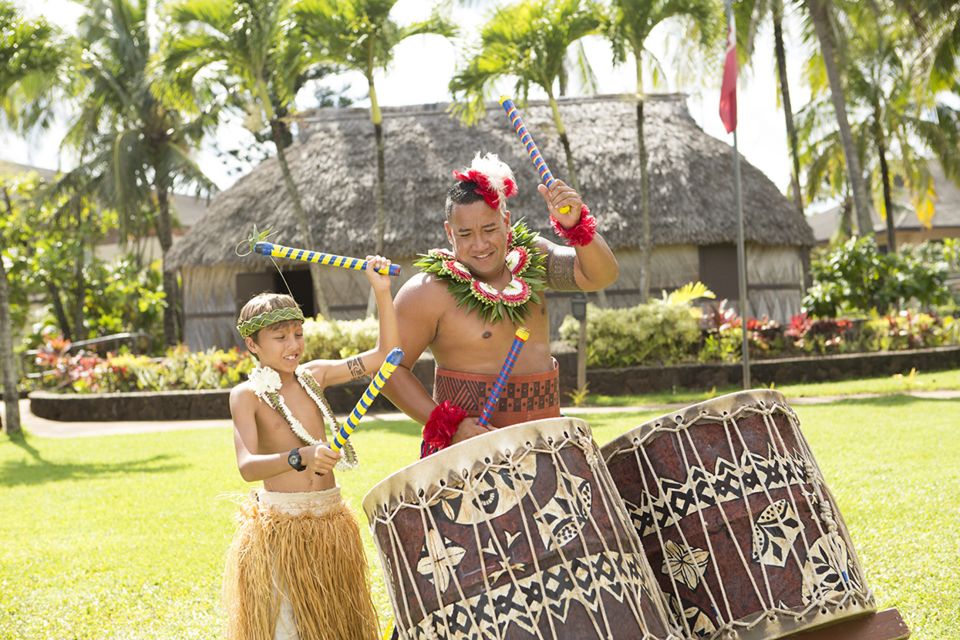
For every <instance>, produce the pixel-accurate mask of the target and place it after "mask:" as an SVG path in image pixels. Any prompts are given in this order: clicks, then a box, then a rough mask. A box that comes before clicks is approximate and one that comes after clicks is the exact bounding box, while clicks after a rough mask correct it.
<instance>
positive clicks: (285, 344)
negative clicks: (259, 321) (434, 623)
mask: <svg viewBox="0 0 960 640" xmlns="http://www.w3.org/2000/svg"><path fill="white" fill-rule="evenodd" d="M246 343H247V348H248V349H250V351H252V352H254V353H256V354H257V356H258V357H259V358H260V364H261V365H263V366H266V367H270V368H271V369H273V370H274V371H278V372H287V373H293V372H294V371H296V370H297V365H299V364H300V356H302V355H303V322H301V321H300V320H288V321H286V322H278V323H277V324H272V325H270V326H269V327H264V328H263V329H260V331H259V332H258V333H257V339H256V340H254V339H253V338H252V337H250V338H247V339H246Z"/></svg>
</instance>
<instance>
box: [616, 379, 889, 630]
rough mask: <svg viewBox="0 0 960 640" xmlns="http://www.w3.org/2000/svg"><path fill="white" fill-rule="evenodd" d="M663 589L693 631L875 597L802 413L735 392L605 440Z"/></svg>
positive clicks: (825, 610)
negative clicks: (804, 429)
mask: <svg viewBox="0 0 960 640" xmlns="http://www.w3.org/2000/svg"><path fill="white" fill-rule="evenodd" d="M602 452H603V457H604V460H606V462H607V466H608V468H609V470H610V474H611V476H612V477H613V481H614V483H615V484H616V486H617V488H618V490H619V491H620V495H621V497H622V498H623V501H624V504H625V505H626V507H627V510H628V512H629V514H630V518H631V520H632V522H633V525H634V527H636V530H637V532H638V533H639V535H640V539H641V542H642V544H643V547H644V549H645V551H646V554H647V558H648V559H649V561H650V565H651V566H652V568H653V570H654V573H655V574H656V577H657V580H658V582H659V584H660V588H661V589H662V591H663V596H664V600H665V601H666V602H667V603H668V606H669V609H670V611H671V613H672V615H673V617H674V619H675V621H676V622H677V624H679V625H680V626H681V627H682V629H683V631H684V635H686V636H687V637H690V638H716V639H719V638H724V639H726V638H740V639H751V640H752V639H760V638H780V637H783V636H786V635H789V634H790V633H794V632H797V631H800V630H802V629H807V628H811V627H814V626H819V625H823V624H829V623H833V622H837V621H839V620H841V619H843V618H846V617H849V616H856V615H860V614H863V613H866V612H869V611H873V610H874V608H875V603H874V598H873V594H872V593H871V591H870V590H869V589H868V588H867V586H866V583H865V582H864V579H863V571H862V570H861V568H860V564H859V561H858V560H857V556H856V554H855V553H854V550H853V545H852V543H851V542H850V537H849V535H848V533H847V528H846V525H845V524H844V522H843V520H842V519H841V517H840V513H839V511H838V510H837V506H836V504H835V502H834V500H833V497H832V496H831V494H830V492H829V490H828V489H827V486H826V483H825V482H824V479H823V474H822V473H821V472H820V469H819V468H818V467H817V464H816V462H815V461H814V458H813V454H812V453H811V452H810V447H809V446H808V444H807V442H806V440H805V439H804V438H803V435H802V434H801V433H800V428H799V421H798V420H797V416H796V414H795V413H794V412H793V410H792V409H790V407H788V406H787V404H786V401H785V400H784V398H783V396H782V395H781V394H780V393H778V392H775V391H752V392H744V393H735V394H731V395H728V396H723V397H720V398H717V399H715V400H711V401H708V402H703V403H700V404H696V405H693V406H691V407H687V408H686V409H682V410H680V411H677V412H675V413H672V414H669V415H666V416H663V417H661V418H658V419H656V420H652V421H650V422H647V423H646V424H643V425H641V426H639V427H637V428H636V429H634V430H632V431H630V432H628V433H626V434H625V435H623V436H621V437H620V438H618V439H616V440H614V441H613V442H611V443H609V444H607V445H606V446H604V447H603V448H602Z"/></svg>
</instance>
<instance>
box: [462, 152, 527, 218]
mask: <svg viewBox="0 0 960 640" xmlns="http://www.w3.org/2000/svg"><path fill="white" fill-rule="evenodd" d="M453 177H454V178H456V179H457V180H460V181H462V182H474V183H476V185H477V188H476V189H474V193H476V194H477V195H478V196H480V197H482V198H483V200H484V202H486V203H487V204H488V205H489V206H490V208H491V209H496V210H497V211H503V210H504V208H505V207H506V206H507V198H512V197H513V196H515V195H517V183H516V181H515V180H514V179H513V171H511V170H510V167H508V166H507V165H506V164H505V163H504V162H503V161H502V160H500V158H498V157H497V155H496V154H495V153H488V154H485V155H483V156H481V155H480V153H479V152H477V155H476V156H474V158H473V162H471V163H470V166H469V167H467V168H465V169H463V170H462V171H454V172H453Z"/></svg>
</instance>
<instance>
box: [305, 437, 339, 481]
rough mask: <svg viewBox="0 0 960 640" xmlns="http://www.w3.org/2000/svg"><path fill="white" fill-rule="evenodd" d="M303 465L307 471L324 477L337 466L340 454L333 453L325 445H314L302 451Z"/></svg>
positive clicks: (337, 452)
mask: <svg viewBox="0 0 960 640" xmlns="http://www.w3.org/2000/svg"><path fill="white" fill-rule="evenodd" d="M304 453H305V455H304V456H303V464H305V465H307V469H309V470H310V471H313V472H314V473H315V474H317V475H318V476H323V475H326V474H327V473H329V472H330V470H331V469H333V467H334V465H336V464H337V460H339V459H340V452H339V451H334V450H333V449H331V448H330V447H328V446H327V445H325V444H315V445H313V446H312V447H307V448H306V449H305V450H304Z"/></svg>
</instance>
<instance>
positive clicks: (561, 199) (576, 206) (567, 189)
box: [537, 180, 583, 229]
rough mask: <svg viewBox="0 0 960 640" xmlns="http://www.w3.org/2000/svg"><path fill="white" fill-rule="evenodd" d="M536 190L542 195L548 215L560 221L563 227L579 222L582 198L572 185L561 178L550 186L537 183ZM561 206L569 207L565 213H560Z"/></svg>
mask: <svg viewBox="0 0 960 640" xmlns="http://www.w3.org/2000/svg"><path fill="white" fill-rule="evenodd" d="M537 191H539V192H540V195H541V196H543V201H544V202H546V203H547V209H548V210H549V211H550V215H551V216H553V218H554V219H555V220H556V221H557V222H559V223H560V226H562V227H563V228H564V229H569V228H571V227H575V226H576V225H577V223H578V222H580V210H581V209H582V208H583V200H582V199H581V198H580V194H579V193H577V192H576V191H575V190H574V188H573V187H571V186H569V185H568V184H567V183H566V182H564V181H563V180H557V181H556V182H554V183H553V186H552V187H547V186H545V185H542V184H539V185H537ZM561 207H570V210H569V211H567V213H560V208H561Z"/></svg>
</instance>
